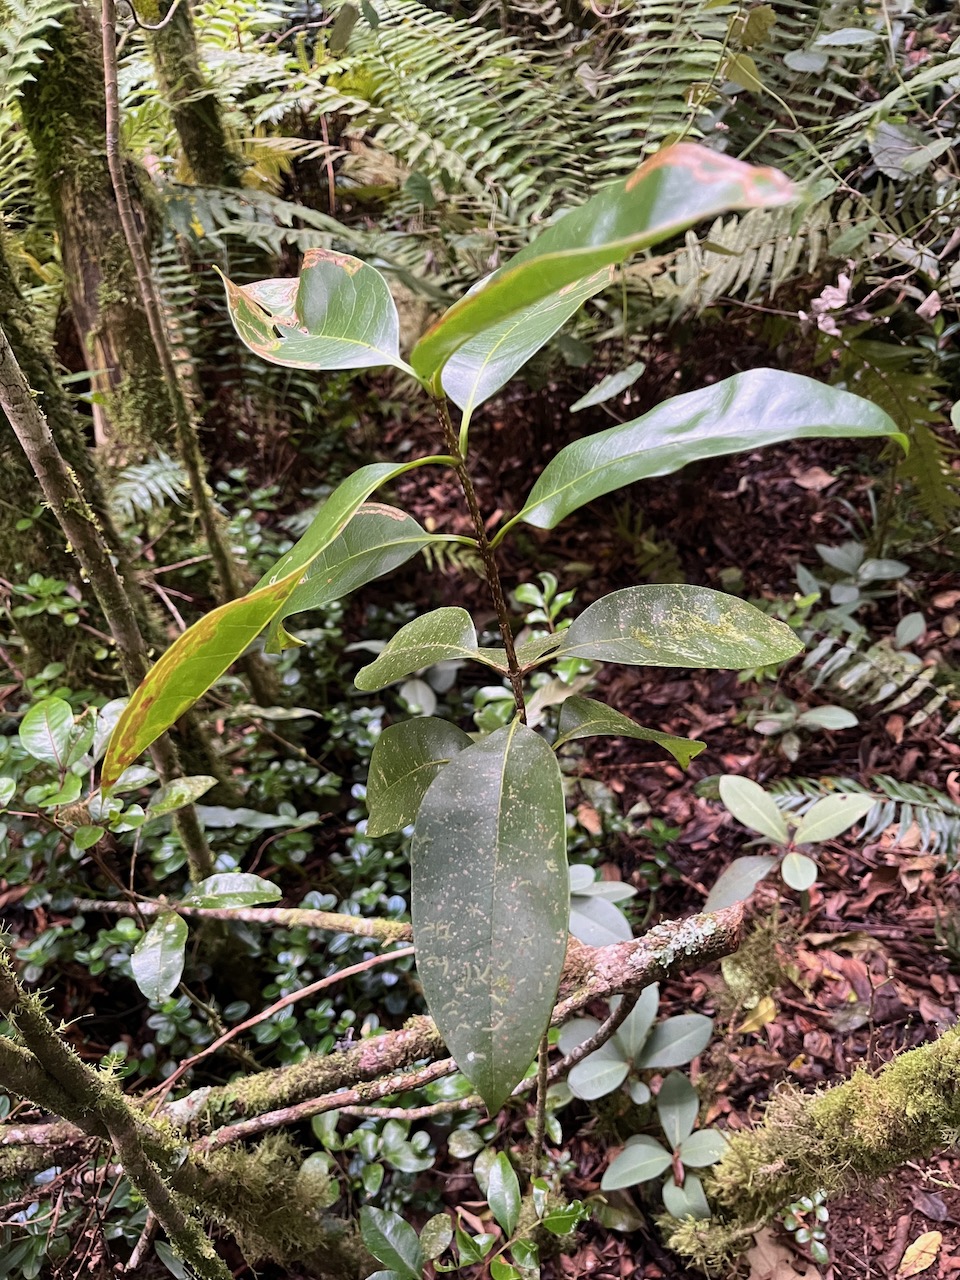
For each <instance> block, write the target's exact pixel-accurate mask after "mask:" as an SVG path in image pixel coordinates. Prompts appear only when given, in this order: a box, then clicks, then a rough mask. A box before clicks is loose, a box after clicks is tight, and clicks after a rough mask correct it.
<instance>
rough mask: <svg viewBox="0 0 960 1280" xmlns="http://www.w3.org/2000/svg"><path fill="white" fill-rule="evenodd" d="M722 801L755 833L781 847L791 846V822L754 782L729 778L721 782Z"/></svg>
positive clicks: (735, 777) (726, 776) (734, 776)
mask: <svg viewBox="0 0 960 1280" xmlns="http://www.w3.org/2000/svg"><path fill="white" fill-rule="evenodd" d="M720 799H721V800H722V801H723V803H724V805H725V806H726V807H727V809H728V810H729V811H730V813H732V814H733V816H734V817H735V818H736V820H737V821H738V822H742V823H743V825H744V826H745V827H749V828H750V830H751V831H757V832H759V834H760V835H762V836H769V838H770V839H771V840H775V841H776V842H777V844H787V842H788V841H789V839H790V832H789V830H788V829H787V821H786V819H785V818H784V816H783V814H782V813H781V812H780V810H779V809H778V808H777V803H776V801H775V800H774V798H773V796H770V795H767V793H766V791H764V789H763V787H761V786H760V784H759V783H757V782H754V781H753V779H752V778H741V777H738V776H736V775H735V774H725V775H724V776H723V777H722V778H721V779H720Z"/></svg>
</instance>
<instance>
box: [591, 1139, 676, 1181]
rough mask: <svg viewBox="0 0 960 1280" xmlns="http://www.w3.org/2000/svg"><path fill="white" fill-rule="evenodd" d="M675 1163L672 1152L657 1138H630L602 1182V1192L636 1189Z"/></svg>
mask: <svg viewBox="0 0 960 1280" xmlns="http://www.w3.org/2000/svg"><path fill="white" fill-rule="evenodd" d="M672 1162H673V1157H672V1156H671V1155H670V1152H669V1151H667V1150H665V1149H664V1148H663V1147H662V1146H661V1145H660V1143H659V1142H657V1140H656V1138H648V1137H646V1136H645V1135H643V1134H640V1135H638V1136H637V1137H635V1138H630V1139H629V1141H628V1142H627V1145H626V1146H625V1147H624V1148H623V1150H622V1151H621V1152H620V1154H619V1155H618V1156H614V1158H613V1159H612V1160H611V1161H610V1166H609V1168H608V1169H607V1171H606V1172H605V1173H604V1175H603V1177H602V1179H601V1180H600V1190H601V1191H619V1190H620V1188H621V1187H635V1186H636V1185H637V1183H639V1182H649V1181H650V1180H651V1178H658V1177H659V1176H660V1174H661V1173H663V1171H664V1170H665V1169H669V1168H670V1165H671V1164H672Z"/></svg>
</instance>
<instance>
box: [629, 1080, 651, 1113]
mask: <svg viewBox="0 0 960 1280" xmlns="http://www.w3.org/2000/svg"><path fill="white" fill-rule="evenodd" d="M627 1093H629V1095H630V1100H631V1101H632V1102H635V1103H636V1105H637V1106H638V1107H645V1106H646V1105H647V1103H648V1102H649V1101H650V1087H649V1085H646V1084H644V1082H643V1081H642V1080H630V1081H629V1082H628V1083H627Z"/></svg>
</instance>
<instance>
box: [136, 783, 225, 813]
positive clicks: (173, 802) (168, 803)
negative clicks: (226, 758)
mask: <svg viewBox="0 0 960 1280" xmlns="http://www.w3.org/2000/svg"><path fill="white" fill-rule="evenodd" d="M216 785H217V780H216V778H211V777H208V776H206V775H204V774H197V775H196V776H195V777H192V778H174V779H173V781H172V782H166V783H164V785H163V786H162V787H158V788H157V790H156V791H155V792H154V793H153V795H152V796H151V797H150V803H149V804H148V805H147V821H148V822H151V821H153V819H154V818H162V817H164V816H165V815H166V814H168V813H175V812H176V811H177V809H182V808H183V807H184V805H187V804H193V802H194V800H199V799H200V797H201V796H202V795H206V793H207V792H208V791H209V790H210V788H211V787H215V786H216Z"/></svg>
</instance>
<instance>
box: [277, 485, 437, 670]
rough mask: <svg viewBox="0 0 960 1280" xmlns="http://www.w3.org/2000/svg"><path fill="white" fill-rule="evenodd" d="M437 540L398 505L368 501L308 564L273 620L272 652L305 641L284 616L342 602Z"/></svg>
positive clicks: (287, 616) (288, 616) (291, 615)
mask: <svg viewBox="0 0 960 1280" xmlns="http://www.w3.org/2000/svg"><path fill="white" fill-rule="evenodd" d="M437 541H440V539H438V538H436V537H433V536H432V535H431V534H429V533H426V532H425V531H424V530H423V529H422V528H421V527H420V525H419V524H417V522H416V520H414V518H413V517H412V516H408V515H407V514H406V513H405V512H403V511H400V510H398V509H397V508H396V507H388V506H386V505H385V504H383V503H381V502H365V503H364V504H363V506H362V507H360V508H359V509H358V510H357V513H356V515H355V516H354V517H353V519H352V520H351V521H350V523H349V524H348V525H347V527H346V528H345V529H344V530H343V532H342V533H341V534H339V535H338V536H337V537H336V538H334V540H333V542H331V543H330V545H329V546H328V547H327V549H326V550H325V551H322V552H321V553H320V555H318V556H317V557H316V559H315V560H312V561H311V562H310V564H309V565H308V566H307V568H306V572H305V573H304V575H303V581H302V582H301V583H300V585H299V586H298V587H295V588H294V589H293V591H292V592H291V594H290V596H289V598H288V600H287V602H286V604H284V606H283V607H282V608H281V610H280V612H279V613H278V614H277V615H276V617H275V618H274V620H273V622H271V624H270V627H269V629H268V631H267V637H266V643H265V648H266V651H267V653H279V652H280V651H281V649H286V648H290V647H291V646H292V645H293V644H296V643H299V642H297V641H294V640H293V639H292V637H290V636H288V635H287V633H286V631H285V630H284V628H283V622H284V619H286V618H291V617H293V616H294V615H295V614H298V613H303V612H304V611H305V610H307V609H319V608H320V607H321V606H323V605H327V604H330V603H331V601H333V600H342V599H343V597H344V596H348V595H349V594H350V593H351V592H352V591H356V590H358V588H360V587H362V586H364V585H365V584H366V583H368V582H372V581H373V580H374V579H375V578H380V577H382V576H383V575H384V574H386V573H390V572H391V571H392V570H393V569H396V568H399V566H400V565H402V564H404V563H405V562H406V561H407V560H409V559H411V557H413V556H415V555H416V554H417V552H418V551H421V550H422V549H423V548H424V547H425V546H428V545H429V544H430V543H434V542H437Z"/></svg>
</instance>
